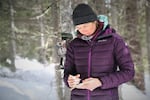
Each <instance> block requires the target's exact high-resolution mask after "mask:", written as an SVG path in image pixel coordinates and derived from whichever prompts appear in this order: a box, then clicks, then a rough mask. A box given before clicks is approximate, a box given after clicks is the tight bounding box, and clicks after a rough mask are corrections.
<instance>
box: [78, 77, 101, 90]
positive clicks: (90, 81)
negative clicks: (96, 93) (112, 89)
mask: <svg viewBox="0 0 150 100" xmlns="http://www.w3.org/2000/svg"><path fill="white" fill-rule="evenodd" d="M100 86H102V83H101V81H100V80H99V79H98V78H87V79H85V80H83V81H82V83H80V84H78V85H77V86H76V88H78V89H88V90H90V91H93V90H94V89H96V88H97V87H100Z"/></svg>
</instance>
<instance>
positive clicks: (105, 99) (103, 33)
mask: <svg viewBox="0 0 150 100" xmlns="http://www.w3.org/2000/svg"><path fill="white" fill-rule="evenodd" d="M72 19H73V23H74V25H75V28H76V30H77V38H75V39H74V40H72V41H71V42H70V44H69V46H68V47H67V53H66V61H65V66H64V67H65V69H64V81H65V83H66V85H67V86H68V87H69V88H70V89H71V100H119V96H118V86H119V85H121V84H122V83H125V82H128V81H130V80H131V79H132V78H133V77H134V65H133V61H132V58H131V55H130V51H129V49H128V47H127V45H126V44H125V42H124V41H123V39H122V38H121V37H120V36H119V35H118V34H116V32H115V30H114V29H112V28H111V27H110V26H109V25H106V23H105V22H102V21H100V20H98V17H97V15H96V14H95V12H94V11H93V10H92V8H91V7H90V6H89V5H87V4H79V5H77V6H76V8H75V9H74V11H73V15H72Z"/></svg>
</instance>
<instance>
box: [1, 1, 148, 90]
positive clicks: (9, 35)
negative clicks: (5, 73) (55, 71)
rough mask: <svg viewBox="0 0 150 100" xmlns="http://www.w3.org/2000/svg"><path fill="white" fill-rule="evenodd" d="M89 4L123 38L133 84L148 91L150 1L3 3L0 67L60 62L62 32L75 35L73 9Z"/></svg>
mask: <svg viewBox="0 0 150 100" xmlns="http://www.w3.org/2000/svg"><path fill="white" fill-rule="evenodd" d="M83 2H84V3H88V4H89V5H91V6H92V7H93V8H94V10H95V12H96V13H97V14H98V15H106V16H108V18H109V24H110V25H111V26H112V27H113V28H114V29H115V30H117V32H118V33H119V34H120V35H121V36H123V38H124V39H125V41H126V42H127V44H128V45H129V48H130V50H131V53H132V58H133V61H134V64H135V70H136V73H135V77H134V79H133V80H132V83H133V84H135V86H136V87H137V88H139V89H140V90H141V91H145V78H144V75H145V73H146V74H148V75H150V54H149V52H150V0H0V65H1V66H5V67H8V68H9V69H10V70H11V71H12V72H15V71H16V67H15V57H16V56H20V57H24V58H25V57H27V58H29V59H37V60H38V61H40V62H41V63H44V64H46V63H51V62H57V61H58V59H59V58H58V57H57V52H56V51H57V50H56V49H57V48H56V43H57V42H59V41H61V37H62V33H70V34H72V35H73V36H74V35H75V30H74V26H73V24H72V19H71V15H72V10H73V9H74V7H75V6H76V5H77V4H79V3H83Z"/></svg>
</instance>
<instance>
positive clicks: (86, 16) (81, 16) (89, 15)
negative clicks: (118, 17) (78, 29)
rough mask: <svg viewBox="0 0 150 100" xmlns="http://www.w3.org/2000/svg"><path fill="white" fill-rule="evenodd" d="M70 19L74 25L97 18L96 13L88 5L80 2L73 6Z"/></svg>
mask: <svg viewBox="0 0 150 100" xmlns="http://www.w3.org/2000/svg"><path fill="white" fill-rule="evenodd" d="M72 20H73V24H74V25H79V24H83V23H88V22H92V21H95V20H97V15H96V14H95V12H94V11H93V10H92V8H91V7H90V6H89V5H87V4H83V3H82V4H79V5H77V6H76V7H75V9H74V11H73V15H72Z"/></svg>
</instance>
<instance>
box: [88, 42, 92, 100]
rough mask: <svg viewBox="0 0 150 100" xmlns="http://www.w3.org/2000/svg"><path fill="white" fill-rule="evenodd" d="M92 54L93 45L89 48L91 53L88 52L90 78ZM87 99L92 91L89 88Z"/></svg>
mask: <svg viewBox="0 0 150 100" xmlns="http://www.w3.org/2000/svg"><path fill="white" fill-rule="evenodd" d="M91 54H92V45H91V47H90V50H89V54H88V56H89V57H88V78H89V77H90V73H91ZM87 100H90V91H89V90H88V97H87Z"/></svg>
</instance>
